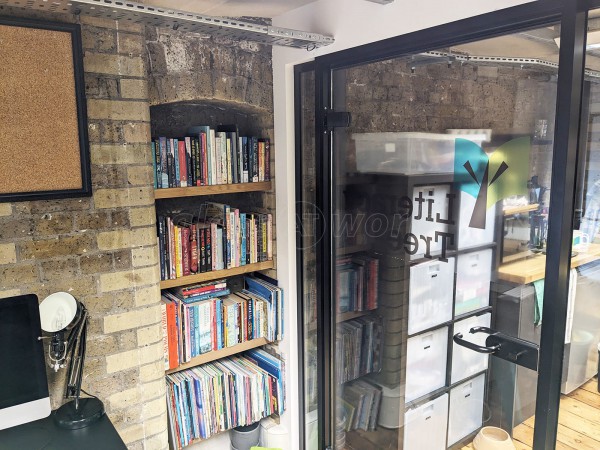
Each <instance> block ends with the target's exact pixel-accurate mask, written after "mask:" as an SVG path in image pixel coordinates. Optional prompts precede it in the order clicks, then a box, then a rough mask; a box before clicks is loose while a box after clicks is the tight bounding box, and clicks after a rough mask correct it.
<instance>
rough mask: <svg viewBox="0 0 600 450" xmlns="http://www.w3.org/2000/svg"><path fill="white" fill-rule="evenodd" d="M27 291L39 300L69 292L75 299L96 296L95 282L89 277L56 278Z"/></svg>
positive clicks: (30, 287) (33, 286)
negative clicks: (53, 294)
mask: <svg viewBox="0 0 600 450" xmlns="http://www.w3.org/2000/svg"><path fill="white" fill-rule="evenodd" d="M29 290H30V291H32V292H35V293H36V294H37V295H38V297H39V298H46V297H47V296H48V295H50V294H52V293H54V292H58V291H63V292H70V293H71V294H73V295H74V296H75V297H77V298H82V297H84V296H88V295H93V294H96V291H97V285H96V281H95V280H94V278H93V277H91V276H87V277H77V278H63V277H59V276H57V277H54V278H53V279H52V280H50V281H48V282H47V283H46V282H45V283H43V284H41V285H39V284H36V285H32V286H29ZM88 331H89V329H88ZM89 334H90V335H93V334H94V333H92V332H91V331H90V333H89Z"/></svg>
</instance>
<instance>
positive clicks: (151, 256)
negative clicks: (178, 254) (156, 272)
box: [131, 245, 158, 267]
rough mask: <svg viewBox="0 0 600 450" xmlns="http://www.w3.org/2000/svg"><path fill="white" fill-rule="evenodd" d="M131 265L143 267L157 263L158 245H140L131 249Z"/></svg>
mask: <svg viewBox="0 0 600 450" xmlns="http://www.w3.org/2000/svg"><path fill="white" fill-rule="evenodd" d="M131 256H132V259H133V267H143V266H149V265H152V264H157V263H158V247H157V246H156V245H155V246H153V247H142V248H134V249H133V250H131Z"/></svg>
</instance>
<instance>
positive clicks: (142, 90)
mask: <svg viewBox="0 0 600 450" xmlns="http://www.w3.org/2000/svg"><path fill="white" fill-rule="evenodd" d="M120 83H121V98H135V99H143V100H146V99H147V98H148V82H147V81H146V80H135V79H131V78H123V79H122V80H121V81H120Z"/></svg>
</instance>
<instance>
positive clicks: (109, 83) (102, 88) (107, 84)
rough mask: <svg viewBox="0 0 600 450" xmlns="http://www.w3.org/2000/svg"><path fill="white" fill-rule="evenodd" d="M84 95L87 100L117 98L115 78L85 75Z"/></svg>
mask: <svg viewBox="0 0 600 450" xmlns="http://www.w3.org/2000/svg"><path fill="white" fill-rule="evenodd" d="M85 94H86V96H87V97H88V98H107V99H108V98H113V99H114V98H118V97H119V83H118V81H117V80H116V79H115V78H107V77H102V76H98V75H94V74H86V76H85Z"/></svg>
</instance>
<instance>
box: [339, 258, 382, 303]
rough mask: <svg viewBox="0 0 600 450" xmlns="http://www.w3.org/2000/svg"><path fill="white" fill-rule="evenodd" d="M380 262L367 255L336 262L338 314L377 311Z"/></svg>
mask: <svg viewBox="0 0 600 450" xmlns="http://www.w3.org/2000/svg"><path fill="white" fill-rule="evenodd" d="M378 289H379V260H378V259H377V258H374V257H372V256H369V255H367V254H356V255H352V256H346V257H343V258H339V259H338V260H337V262H336V293H335V294H336V299H335V300H336V309H337V312H338V313H344V312H349V311H366V310H372V309H376V308H377V305H378V300H377V293H378Z"/></svg>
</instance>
